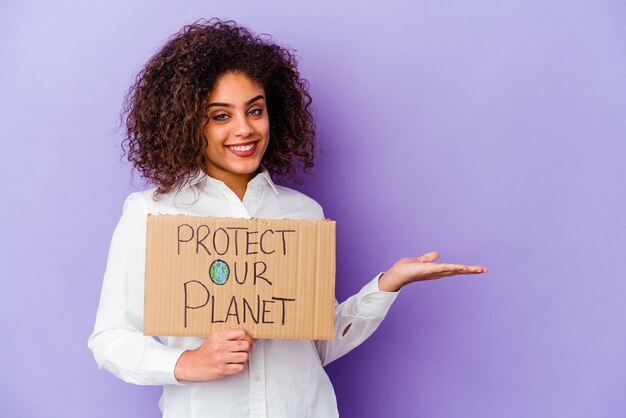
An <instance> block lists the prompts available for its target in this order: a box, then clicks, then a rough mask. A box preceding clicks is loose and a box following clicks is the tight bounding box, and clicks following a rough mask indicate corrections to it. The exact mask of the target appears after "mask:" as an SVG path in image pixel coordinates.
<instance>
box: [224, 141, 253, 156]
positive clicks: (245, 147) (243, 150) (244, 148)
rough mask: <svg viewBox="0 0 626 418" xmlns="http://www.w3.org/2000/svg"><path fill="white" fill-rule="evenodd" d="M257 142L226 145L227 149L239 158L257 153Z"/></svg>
mask: <svg viewBox="0 0 626 418" xmlns="http://www.w3.org/2000/svg"><path fill="white" fill-rule="evenodd" d="M256 146H257V141H255V142H249V143H247V144H237V145H225V147H226V148H228V150H229V151H230V152H232V153H233V154H235V155H236V156H238V157H249V156H251V155H253V154H254V153H255V152H256Z"/></svg>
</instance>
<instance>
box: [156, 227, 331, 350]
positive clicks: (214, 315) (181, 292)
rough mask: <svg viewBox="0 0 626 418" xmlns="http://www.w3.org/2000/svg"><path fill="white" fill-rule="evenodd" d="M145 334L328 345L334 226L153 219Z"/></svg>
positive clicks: (329, 336) (329, 337)
mask: <svg viewBox="0 0 626 418" xmlns="http://www.w3.org/2000/svg"><path fill="white" fill-rule="evenodd" d="M147 222H148V224H147V237H146V239H147V241H146V277H145V295H144V334H145V335H153V336H154V335H161V336H166V335H167V336H203V337H206V336H208V335H210V334H211V333H213V332H214V331H217V330H220V329H227V328H243V329H245V330H246V331H248V333H250V335H251V336H252V337H253V338H301V339H319V340H330V339H332V338H333V329H334V324H333V320H334V300H335V296H334V295H335V222H334V221H330V220H315V221H313V220H290V219H282V220H279V219H259V218H254V219H239V218H213V217H195V216H185V215H148V220H147Z"/></svg>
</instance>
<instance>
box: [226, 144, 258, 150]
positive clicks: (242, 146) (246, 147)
mask: <svg viewBox="0 0 626 418" xmlns="http://www.w3.org/2000/svg"><path fill="white" fill-rule="evenodd" d="M229 148H231V149H233V150H235V151H240V152H243V151H250V150H251V149H252V148H254V144H248V145H235V146H233V145H231V146H230V147H229Z"/></svg>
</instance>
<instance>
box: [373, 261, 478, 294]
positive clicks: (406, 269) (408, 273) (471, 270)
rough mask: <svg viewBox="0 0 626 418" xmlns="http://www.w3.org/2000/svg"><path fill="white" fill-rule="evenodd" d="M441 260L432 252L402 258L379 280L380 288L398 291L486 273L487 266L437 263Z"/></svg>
mask: <svg viewBox="0 0 626 418" xmlns="http://www.w3.org/2000/svg"><path fill="white" fill-rule="evenodd" d="M438 258H439V253H438V252H437V251H431V252H428V253H426V254H424V255H421V256H419V257H415V258H409V257H407V258H401V259H400V260H398V261H397V262H396V263H395V264H394V265H393V266H391V268H390V269H389V270H387V272H386V273H384V274H383V275H382V276H381V277H380V279H379V280H378V288H379V289H380V290H382V291H385V292H395V291H398V290H399V289H400V288H401V287H402V286H404V285H406V284H409V283H412V282H417V281H422V280H434V279H440V278H442V277H447V276H456V275H457V274H479V273H486V272H487V267H485V266H468V265H465V264H448V263H435V260H437V259H438Z"/></svg>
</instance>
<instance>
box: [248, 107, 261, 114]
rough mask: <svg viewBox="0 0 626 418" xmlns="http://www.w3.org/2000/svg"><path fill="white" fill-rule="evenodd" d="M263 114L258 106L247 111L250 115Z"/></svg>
mask: <svg viewBox="0 0 626 418" xmlns="http://www.w3.org/2000/svg"><path fill="white" fill-rule="evenodd" d="M262 114H263V109H261V108H258V109H252V110H250V111H249V112H248V115H250V116H261V115H262Z"/></svg>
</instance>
